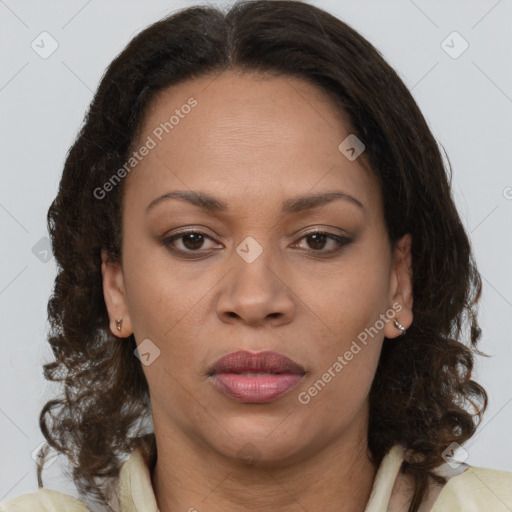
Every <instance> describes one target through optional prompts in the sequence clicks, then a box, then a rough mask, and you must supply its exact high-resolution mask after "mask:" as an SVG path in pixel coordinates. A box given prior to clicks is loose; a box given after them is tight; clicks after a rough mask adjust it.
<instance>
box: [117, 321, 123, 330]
mask: <svg viewBox="0 0 512 512" xmlns="http://www.w3.org/2000/svg"><path fill="white" fill-rule="evenodd" d="M122 322H123V319H122V318H120V319H119V320H116V326H117V330H118V331H120V330H121V323H122Z"/></svg>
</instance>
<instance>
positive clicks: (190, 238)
mask: <svg viewBox="0 0 512 512" xmlns="http://www.w3.org/2000/svg"><path fill="white" fill-rule="evenodd" d="M202 237H203V236H202V235H201V234H199V233H189V234H187V235H185V238H184V239H183V244H184V245H185V247H187V249H199V248H200V247H201V245H203V240H202ZM188 244H192V246H190V245H188Z"/></svg>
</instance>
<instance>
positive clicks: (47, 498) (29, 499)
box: [0, 487, 87, 512]
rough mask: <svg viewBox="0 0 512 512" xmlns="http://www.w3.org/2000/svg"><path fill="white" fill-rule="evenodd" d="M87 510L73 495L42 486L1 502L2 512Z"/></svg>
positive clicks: (84, 511)
mask: <svg viewBox="0 0 512 512" xmlns="http://www.w3.org/2000/svg"><path fill="white" fill-rule="evenodd" d="M35 510H37V511H38V512H87V507H86V506H85V505H84V504H83V503H82V502H81V501H79V500H77V499H76V498H73V496H69V495H68V494H64V493H62V492H59V491H54V490H52V489H45V488H44V487H41V488H39V489H38V490H37V492H33V493H28V494H22V495H21V496H17V497H16V498H12V499H10V500H9V501H7V502H5V503H2V504H0V512H33V511H35Z"/></svg>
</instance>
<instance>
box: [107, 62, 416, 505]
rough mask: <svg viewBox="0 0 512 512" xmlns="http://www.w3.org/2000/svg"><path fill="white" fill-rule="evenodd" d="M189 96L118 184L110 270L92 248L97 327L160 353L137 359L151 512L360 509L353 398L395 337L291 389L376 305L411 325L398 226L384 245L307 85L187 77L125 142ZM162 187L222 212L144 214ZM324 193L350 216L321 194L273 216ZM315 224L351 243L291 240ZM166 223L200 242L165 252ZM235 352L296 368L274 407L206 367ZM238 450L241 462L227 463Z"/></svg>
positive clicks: (364, 405)
mask: <svg viewBox="0 0 512 512" xmlns="http://www.w3.org/2000/svg"><path fill="white" fill-rule="evenodd" d="M191 96H192V97H194V98H195V99H196V100H197V102H198V105H197V106H196V107H194V108H193V109H192V111H191V112H190V113H189V114H188V115H187V116H184V119H181V120H180V123H179V124H178V125H177V126H175V127H174V129H173V131H172V132H170V133H169V134H165V135H164V137H163V139H162V141H161V142H159V144H158V145H157V147H156V148H154V149H153V150H152V151H151V152H150V153H149V154H148V155H147V156H146V157H145V158H144V159H143V160H142V161H141V162H140V163H139V164H138V165H137V167H136V169H135V170H133V171H132V172H131V174H130V175H129V176H128V177H127V178H126V182H125V184H124V185H125V190H124V203H123V204H124V206H123V244H122V262H121V265H119V264H116V263H112V262H109V261H108V260H107V258H106V254H105V253H103V254H102V258H103V264H102V273H103V287H104V297H105V302H106V304H107V308H108V312H109V315H110V320H111V330H112V333H113V334H114V335H116V336H118V337H128V336H129V335H130V334H131V333H134V335H135V339H136V341H137V344H140V343H141V342H142V341H143V340H145V339H150V340H151V342H152V343H154V345H156V346H157V347H158V349H159V350H160V355H159V356H158V357H157V358H156V359H155V360H154V361H153V362H151V364H149V365H143V370H144V373H145V376H146V378H147V381H148V385H149V389H150V395H151V405H152V414H153V423H154V428H155V436H156V441H157V450H158V460H157V464H156V467H155V471H154V472H153V474H152V483H153V489H154V491H155V496H156V499H157V502H158V506H159V509H160V512H171V511H177V510H183V511H185V510H189V509H192V507H193V508H195V509H196V510H198V511H201V510H208V511H209V512H221V511H222V512H231V511H239V510H255V511H256V510H273V511H276V512H285V511H286V512H291V511H299V510H304V509H305V510H322V511H324V512H331V511H332V512H334V511H337V512H338V511H339V510H340V503H342V504H343V510H344V511H345V512H356V511H362V510H364V508H365V505H366V503H367V501H368V498H369V495H370V491H371V488H372V485H373V482H374V478H375V472H376V469H377V468H375V467H374V466H373V465H372V463H371V462H370V460H369V454H368V448H367V434H366V432H367V422H368V394H369V391H370V387H371V383H372V380H373V377H374V374H375V370H376V366H377V363H378V359H379V355H380V351H381V347H382V342H383V339H384V336H385V337H387V338H395V337H397V336H399V335H400V334H401V333H400V331H399V330H398V329H397V328H396V327H395V326H394V325H393V322H392V321H388V322H386V323H385V326H384V328H383V329H382V330H381V331H379V333H378V335H376V336H374V337H373V338H372V339H371V341H370V342H369V343H368V344H367V345H366V346H364V348H363V349H362V350H361V351H360V352H359V353H358V354H357V355H355V356H354V358H353V359H352V360H351V361H350V362H348V364H347V365H346V366H344V368H343V370H342V371H341V372H339V373H337V374H336V376H335V377H334V378H332V380H331V381H330V382H329V383H328V384H327V385H326V386H325V387H324V388H323V389H322V391H321V392H319V393H318V394H317V395H316V396H315V397H312V398H311V401H310V402H309V403H308V404H302V403H300V402H299V401H298V394H299V393H300V392H301V391H307V390H308V389H309V388H310V387H311V386H312V385H313V383H315V382H316V381H317V380H318V379H319V378H321V377H322V375H323V374H324V373H325V372H326V371H327V370H328V369H329V368H330V367H332V366H333V364H334V363H335V361H336V360H337V357H338V356H340V355H342V356H343V354H345V352H346V351H347V350H348V349H349V347H350V346H351V343H352V341H353V340H355V339H357V335H358V334H359V333H361V332H362V331H364V329H365V328H367V327H369V326H373V325H374V324H375V322H376V320H378V319H379V315H380V314H383V313H385V312H386V311H387V310H389V309H390V308H392V305H393V304H399V305H400V306H401V308H402V309H401V310H400V311H399V312H398V313H397V314H396V318H397V319H398V321H399V322H400V323H401V324H402V325H403V326H404V327H406V328H407V327H408V326H409V325H410V324H411V323H412V320H413V315H412V288H411V278H410V267H411V256H410V243H411V238H410V235H409V234H407V235H405V236H404V237H403V238H402V239H401V240H399V241H398V243H397V244H396V245H394V246H392V244H391V243H390V241H389V238H388V235H387V231H386V227H385V223H384V216H383V207H382V197H381V191H380V187H379V184H378V181H377V180H376V179H375V177H374V176H373V175H371V174H370V173H369V171H368V170H367V169H366V168H365V166H364V165H363V158H364V153H363V155H361V156H360V157H359V158H357V159H356V160H355V161H350V160H348V159H347V158H346V157H345V156H344V155H343V154H342V153H341V152H340V150H339V149H338V145H339V144H340V143H341V142H342V141H343V140H344V139H345V138H346V137H347V136H348V135H349V134H350V133H351V131H350V127H349V126H348V123H347V120H346V117H345V116H344V115H343V113H342V112H340V111H339V110H337V109H336V108H335V107H334V105H333V103H332V102H331V99H330V98H329V97H327V96H326V95H325V93H324V92H323V91H322V90H321V89H319V88H317V87H315V86H313V85H310V84H308V83H305V82H303V81H301V80H299V79H296V78H290V77H270V76H267V77H261V76H256V75H254V74H239V73H236V72H234V71H226V72H223V73H222V74H220V75H219V76H217V77H216V78H213V77H212V76H205V77H201V78H199V79H193V80H191V81H187V82H184V83H182V84H180V85H178V86H175V87H173V88H170V89H167V90H166V91H164V92H162V93H160V94H159V96H158V97H157V98H156V100H155V101H154V102H153V103H152V104H151V105H150V108H149V109H148V111H147V113H146V117H145V120H144V123H143V126H142V131H141V133H140V136H139V141H140V142H141V143H143V142H144V141H145V140H146V138H147V136H148V135H151V134H152V132H153V130H154V129H155V127H157V126H158V125H159V124H160V123H161V122H163V121H165V120H168V119H169V116H170V115H171V114H172V113H173V112H174V111H175V109H177V108H180V106H181V105H183V104H185V103H186V102H187V100H188V98H190V97H191ZM174 190H194V191H201V192H207V193H209V194H211V195H213V196H215V197H217V198H219V199H221V200H222V201H225V202H226V203H227V204H228V207H229V208H228V210H227V211H226V212H221V213H218V212H217V213H215V214H212V213H210V212H206V211H203V210H202V209H200V208H199V207H197V206H194V205H191V204H189V203H187V202H185V201H182V200H177V199H170V200H166V201H161V202H160V203H159V204H158V205H156V206H155V207H154V208H152V209H150V210H149V213H146V211H145V209H146V207H147V206H148V204H149V203H151V201H153V200H154V199H155V198H156V197H158V196H160V195H162V194H164V193H166V192H170V191H174ZM333 190H340V191H343V192H345V193H347V194H350V195H351V196H353V197H355V198H356V199H357V200H359V201H360V202H361V203H362V205H363V206H364V209H363V208H360V207H358V206H357V205H355V204H353V203H351V202H350V201H346V200H335V201H332V202H330V203H328V204H325V205H323V206H320V207H318V208H316V209H314V210H310V211H303V212H298V213H294V214H289V215H281V214H280V208H281V203H282V202H283V201H284V200H285V199H288V198H290V197H295V196H300V195H304V194H309V193H317V192H329V191H333ZM128 205H129V207H128ZM314 227H316V228H318V229H320V230H322V231H326V232H328V233H330V234H333V235H345V236H348V237H349V238H351V240H352V241H351V242H350V243H348V244H347V245H345V246H343V247H342V249H341V251H340V252H338V253H334V254H333V253H331V254H330V255H327V254H328V253H329V251H330V250H332V249H335V248H336V247H337V244H336V242H335V241H334V240H331V239H329V238H327V239H323V240H322V239H321V240H320V241H318V240H315V239H314V238H313V239H312V238H311V237H306V236H305V235H306V233H307V231H308V230H310V229H311V228H314ZM183 228H187V229H196V230H199V231H201V232H202V233H204V234H205V235H207V238H205V240H204V242H203V245H201V243H200V241H199V242H198V241H197V240H196V241H194V243H188V244H187V245H185V243H186V241H185V239H184V238H181V239H177V240H175V241H174V242H173V246H174V248H175V249H176V251H178V250H181V251H182V253H181V254H180V253H178V252H172V251H171V250H170V247H172V245H171V246H170V247H167V248H166V247H165V245H163V244H162V242H161V241H162V239H163V238H165V237H169V236H171V235H172V234H176V233H177V232H178V231H179V230H180V229H183ZM247 236H251V237H253V238H254V239H255V240H256V241H257V242H258V243H259V245H260V246H261V247H262V249H263V252H262V253H261V254H260V255H259V256H258V257H257V258H256V259H255V260H254V261H253V262H251V263H248V262H247V261H245V260H244V259H243V258H241V257H240V256H239V254H238V253H237V252H236V248H237V247H238V246H239V245H240V244H241V243H242V241H243V240H244V239H245V238H246V237H247ZM208 237H210V238H211V239H210V238H208ZM194 250H195V251H196V252H193V251H194ZM308 250H309V251H310V252H314V251H315V250H316V253H315V254H309V253H308ZM187 251H188V252H187ZM197 252H199V254H201V257H200V258H197ZM322 254H324V256H322ZM186 256H192V257H194V256H196V259H192V258H189V259H187V257H186ZM117 318H122V319H123V323H122V329H121V331H118V330H117V328H116V326H115V320H116V319H117ZM240 349H245V350H249V351H252V352H259V351H263V350H275V351H277V352H280V353H282V354H284V355H286V356H288V357H290V358H291V359H293V360H295V361H296V362H298V363H300V364H301V365H302V366H304V368H305V369H306V372H307V374H306V376H305V377H304V378H303V379H302V381H301V382H300V384H299V386H298V387H296V388H295V389H293V390H292V391H291V392H289V393H287V394H286V395H284V396H282V397H281V398H279V399H277V400H275V401H273V402H270V403H266V404H254V403H249V404H244V403H239V402H235V401H234V400H232V399H230V398H228V397H227V396H226V395H224V394H222V393H221V392H219V391H218V390H217V389H216V388H214V387H213V386H212V384H211V382H210V379H209V378H208V377H207V375H206V374H207V372H208V370H209V368H210V366H211V365H212V364H213V363H214V362H215V361H217V359H219V358H220V357H221V356H223V355H225V354H228V353H230V352H233V351H236V350H240ZM248 443H251V444H252V446H253V447H254V448H248ZM250 449H253V450H255V452H254V456H253V458H254V460H253V463H252V464H248V463H247V462H245V461H244V460H241V455H244V454H246V453H247V450H250ZM192 510H193V509H192Z"/></svg>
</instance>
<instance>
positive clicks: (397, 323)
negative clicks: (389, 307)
mask: <svg viewBox="0 0 512 512" xmlns="http://www.w3.org/2000/svg"><path fill="white" fill-rule="evenodd" d="M393 322H394V323H395V327H396V328H397V329H398V330H400V331H402V334H401V336H403V335H404V334H405V333H406V332H407V330H406V328H405V327H404V326H403V325H402V324H401V323H400V322H399V321H398V320H396V319H395V320H393Z"/></svg>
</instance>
